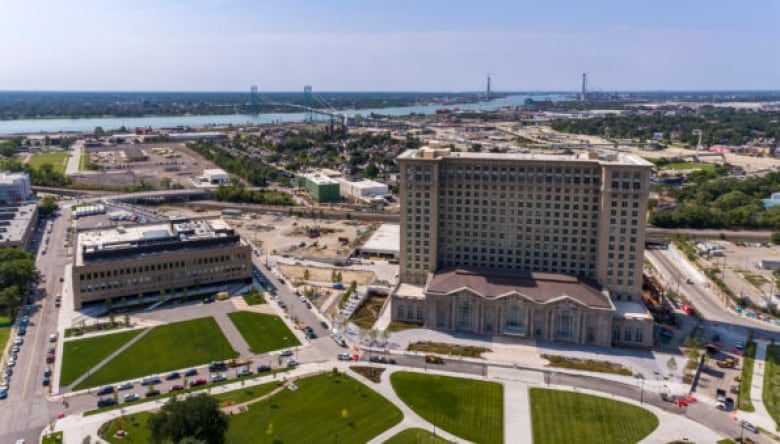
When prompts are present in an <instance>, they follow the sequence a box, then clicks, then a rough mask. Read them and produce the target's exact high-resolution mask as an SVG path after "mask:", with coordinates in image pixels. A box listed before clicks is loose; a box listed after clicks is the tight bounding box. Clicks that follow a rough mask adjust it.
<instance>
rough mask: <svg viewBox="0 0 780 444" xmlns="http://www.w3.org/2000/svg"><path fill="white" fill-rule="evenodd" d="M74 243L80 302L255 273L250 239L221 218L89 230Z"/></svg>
mask: <svg viewBox="0 0 780 444" xmlns="http://www.w3.org/2000/svg"><path fill="white" fill-rule="evenodd" d="M75 248H76V252H75V261H74V266H73V302H74V306H75V307H76V308H80V307H81V306H82V305H83V304H84V303H87V302H94V301H103V300H105V299H114V300H116V299H119V298H123V297H125V298H133V297H138V295H149V294H151V295H154V294H160V291H164V292H166V293H170V292H172V291H176V290H180V291H181V290H184V289H188V290H190V291H197V290H198V289H199V288H200V287H202V286H210V285H214V284H219V283H223V282H248V281H249V280H251V278H252V260H251V249H250V247H249V245H247V244H246V243H245V242H244V241H242V240H241V238H240V237H239V235H238V233H236V232H235V231H234V230H233V229H232V228H230V227H229V226H228V225H227V224H226V223H225V222H224V221H223V220H221V219H198V220H190V219H181V220H175V221H171V222H168V223H159V224H149V225H134V226H128V227H121V226H120V227H113V228H105V229H91V230H85V231H80V232H78V233H77V236H76V246H75Z"/></svg>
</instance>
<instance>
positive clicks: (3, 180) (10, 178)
mask: <svg viewBox="0 0 780 444" xmlns="http://www.w3.org/2000/svg"><path fill="white" fill-rule="evenodd" d="M31 196H32V189H31V188H30V175H29V174H27V173H11V172H8V171H0V204H13V203H17V202H23V201H25V200H28V199H30V197H31Z"/></svg>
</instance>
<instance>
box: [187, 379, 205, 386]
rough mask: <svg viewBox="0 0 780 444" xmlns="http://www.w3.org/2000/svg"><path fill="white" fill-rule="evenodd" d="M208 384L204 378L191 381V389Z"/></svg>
mask: <svg viewBox="0 0 780 444" xmlns="http://www.w3.org/2000/svg"><path fill="white" fill-rule="evenodd" d="M208 383H209V382H208V381H206V380H205V379H204V378H198V379H193V380H192V381H190V387H197V386H199V385H206V384H208Z"/></svg>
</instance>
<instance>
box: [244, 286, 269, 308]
mask: <svg viewBox="0 0 780 444" xmlns="http://www.w3.org/2000/svg"><path fill="white" fill-rule="evenodd" d="M242 297H243V298H244V302H246V304H247V305H259V304H265V297H264V296H263V292H262V291H259V290H257V289H256V288H253V289H252V290H251V291H248V292H246V293H244V295H243V296H242Z"/></svg>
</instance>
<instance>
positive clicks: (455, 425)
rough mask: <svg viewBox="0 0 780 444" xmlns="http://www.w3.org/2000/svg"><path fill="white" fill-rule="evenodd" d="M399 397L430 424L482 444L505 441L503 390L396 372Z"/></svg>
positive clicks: (479, 383) (469, 381)
mask: <svg viewBox="0 0 780 444" xmlns="http://www.w3.org/2000/svg"><path fill="white" fill-rule="evenodd" d="M390 382H391V383H392V384H393V389H395V391H396V393H398V396H399V397H400V398H401V399H402V400H403V401H404V402H405V403H406V404H407V405H408V406H409V407H411V408H412V410H414V411H415V412H416V413H417V414H418V415H420V416H422V417H423V418H425V419H426V420H428V421H429V422H431V423H435V424H436V426H437V427H440V428H442V429H444V430H446V431H448V432H450V433H452V434H454V435H457V436H459V437H461V438H463V439H467V440H469V441H473V442H479V443H502V442H503V441H504V387H503V386H502V385H501V384H498V383H495V382H484V381H477V380H474V379H463V378H453V377H449V376H432V375H425V374H420V373H409V372H396V373H393V374H392V375H391V376H390Z"/></svg>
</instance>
